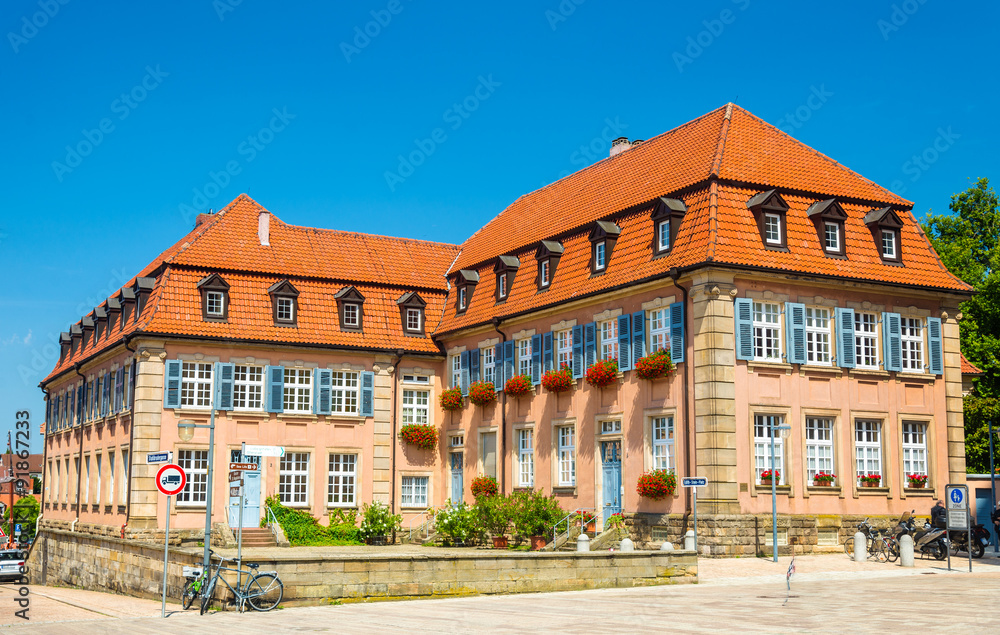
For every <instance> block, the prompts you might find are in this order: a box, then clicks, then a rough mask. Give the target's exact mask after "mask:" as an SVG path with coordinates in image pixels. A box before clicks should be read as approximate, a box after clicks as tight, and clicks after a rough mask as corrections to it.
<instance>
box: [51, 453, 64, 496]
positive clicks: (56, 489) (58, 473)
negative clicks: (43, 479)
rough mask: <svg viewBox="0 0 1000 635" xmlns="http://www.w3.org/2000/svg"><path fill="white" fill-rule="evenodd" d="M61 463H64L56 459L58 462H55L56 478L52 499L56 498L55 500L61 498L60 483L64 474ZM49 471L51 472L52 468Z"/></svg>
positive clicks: (53, 482)
mask: <svg viewBox="0 0 1000 635" xmlns="http://www.w3.org/2000/svg"><path fill="white" fill-rule="evenodd" d="M61 465H62V463H61V462H60V461H59V460H58V459H56V462H55V466H56V472H55V478H54V480H53V481H52V500H54V501H58V500H60V499H59V484H60V482H61V481H62V474H61V472H62V469H61V467H60V466H61ZM49 471H50V472H51V470H49Z"/></svg>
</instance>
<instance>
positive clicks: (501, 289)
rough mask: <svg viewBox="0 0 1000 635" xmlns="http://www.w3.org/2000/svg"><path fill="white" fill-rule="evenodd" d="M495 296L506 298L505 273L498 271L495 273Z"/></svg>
mask: <svg viewBox="0 0 1000 635" xmlns="http://www.w3.org/2000/svg"><path fill="white" fill-rule="evenodd" d="M497 297H499V298H506V297H507V274H506V273H500V274H497Z"/></svg>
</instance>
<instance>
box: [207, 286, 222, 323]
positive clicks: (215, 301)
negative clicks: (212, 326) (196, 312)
mask: <svg viewBox="0 0 1000 635" xmlns="http://www.w3.org/2000/svg"><path fill="white" fill-rule="evenodd" d="M205 314H206V315H209V316H211V317H223V316H225V314H226V294H224V293H223V292H222V291H209V292H207V293H206V294H205Z"/></svg>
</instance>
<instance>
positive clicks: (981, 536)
mask: <svg viewBox="0 0 1000 635" xmlns="http://www.w3.org/2000/svg"><path fill="white" fill-rule="evenodd" d="M971 533H972V557H973V558H982V557H983V554H984V553H986V547H987V545H989V544H990V532H989V531H988V530H987V529H986V527H984V526H982V525H980V524H978V523H977V524H975V525H973V526H972V532H971ZM948 538H949V540H951V548H952V551H954V552H955V553H956V554H957V553H958V552H959V551H966V552H967V551H968V550H969V547H968V544H967V543H968V540H969V533H968V532H966V531H965V530H964V529H955V530H953V531H952V532H951V533H950V534H948Z"/></svg>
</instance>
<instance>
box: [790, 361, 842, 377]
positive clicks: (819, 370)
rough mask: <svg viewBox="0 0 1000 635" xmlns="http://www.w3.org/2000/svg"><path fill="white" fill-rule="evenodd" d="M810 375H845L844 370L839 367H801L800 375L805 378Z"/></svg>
mask: <svg viewBox="0 0 1000 635" xmlns="http://www.w3.org/2000/svg"><path fill="white" fill-rule="evenodd" d="M808 373H815V374H817V375H843V374H844V369H843V368H840V367H839V366H810V365H808V364H802V365H800V366H799V375H801V376H803V377H804V376H805V375H806V374H808Z"/></svg>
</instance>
